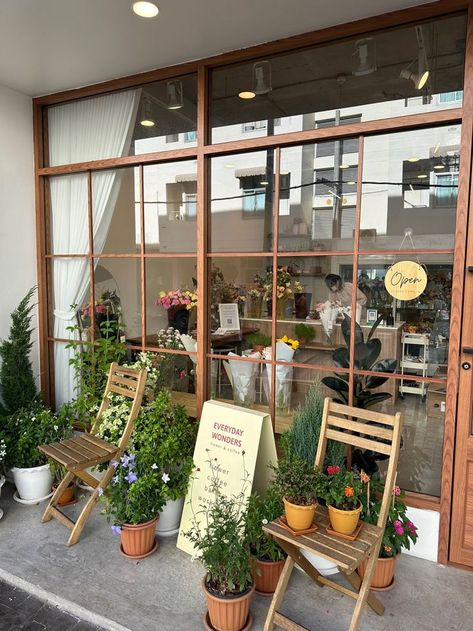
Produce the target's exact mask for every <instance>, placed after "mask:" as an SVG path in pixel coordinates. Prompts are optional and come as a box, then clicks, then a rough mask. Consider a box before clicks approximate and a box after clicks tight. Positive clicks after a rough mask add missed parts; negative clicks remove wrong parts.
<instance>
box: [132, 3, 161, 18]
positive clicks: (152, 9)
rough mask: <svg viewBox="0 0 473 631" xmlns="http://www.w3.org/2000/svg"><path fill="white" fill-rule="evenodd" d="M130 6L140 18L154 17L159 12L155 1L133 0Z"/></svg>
mask: <svg viewBox="0 0 473 631" xmlns="http://www.w3.org/2000/svg"><path fill="white" fill-rule="evenodd" d="M131 7H132V9H133V12H134V13H136V15H139V16H140V17H141V18H155V17H156V16H157V15H158V13H159V9H158V6H157V4H156V3H155V2H133V4H132V5H131Z"/></svg>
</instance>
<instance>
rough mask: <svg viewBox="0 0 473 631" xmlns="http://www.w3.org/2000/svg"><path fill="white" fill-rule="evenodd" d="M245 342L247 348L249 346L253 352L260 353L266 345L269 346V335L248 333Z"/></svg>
mask: <svg viewBox="0 0 473 631" xmlns="http://www.w3.org/2000/svg"><path fill="white" fill-rule="evenodd" d="M246 342H247V344H248V348H251V349H252V350H253V351H254V352H255V353H256V352H259V353H262V352H263V350H264V349H265V348H266V347H267V346H271V338H270V336H269V335H264V333H259V332H257V333H251V335H248V337H247V339H246Z"/></svg>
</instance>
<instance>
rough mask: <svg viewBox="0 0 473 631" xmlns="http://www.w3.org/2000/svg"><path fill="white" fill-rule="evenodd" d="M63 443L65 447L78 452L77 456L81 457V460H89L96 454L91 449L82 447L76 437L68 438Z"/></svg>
mask: <svg viewBox="0 0 473 631" xmlns="http://www.w3.org/2000/svg"><path fill="white" fill-rule="evenodd" d="M61 445H64V446H65V447H67V448H68V449H70V450H71V451H73V452H74V453H76V454H77V456H78V457H79V458H80V460H79V462H80V461H82V460H88V459H89V458H90V457H91V456H93V455H96V454H93V453H92V452H91V451H90V450H88V449H86V448H84V447H82V446H81V444H80V443H79V441H78V440H77V439H76V438H66V439H65V440H63V441H62V442H61Z"/></svg>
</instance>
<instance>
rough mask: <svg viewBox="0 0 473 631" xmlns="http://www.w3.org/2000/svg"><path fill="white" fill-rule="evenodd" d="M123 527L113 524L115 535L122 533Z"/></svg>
mask: <svg viewBox="0 0 473 631" xmlns="http://www.w3.org/2000/svg"><path fill="white" fill-rule="evenodd" d="M121 531H122V529H121V528H120V526H115V525H113V526H112V532H113V534H114V535H119V534H120V533H121Z"/></svg>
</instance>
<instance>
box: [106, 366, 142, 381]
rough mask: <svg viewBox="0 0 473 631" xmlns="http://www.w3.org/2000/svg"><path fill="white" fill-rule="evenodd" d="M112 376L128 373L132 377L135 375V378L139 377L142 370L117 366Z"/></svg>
mask: <svg viewBox="0 0 473 631" xmlns="http://www.w3.org/2000/svg"><path fill="white" fill-rule="evenodd" d="M111 374H112V378H113V377H114V376H115V375H128V376H130V377H134V378H135V379H138V377H139V374H140V371H139V370H136V369H135V368H128V367H127V366H116V367H115V368H114V369H113V370H112V373H111Z"/></svg>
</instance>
